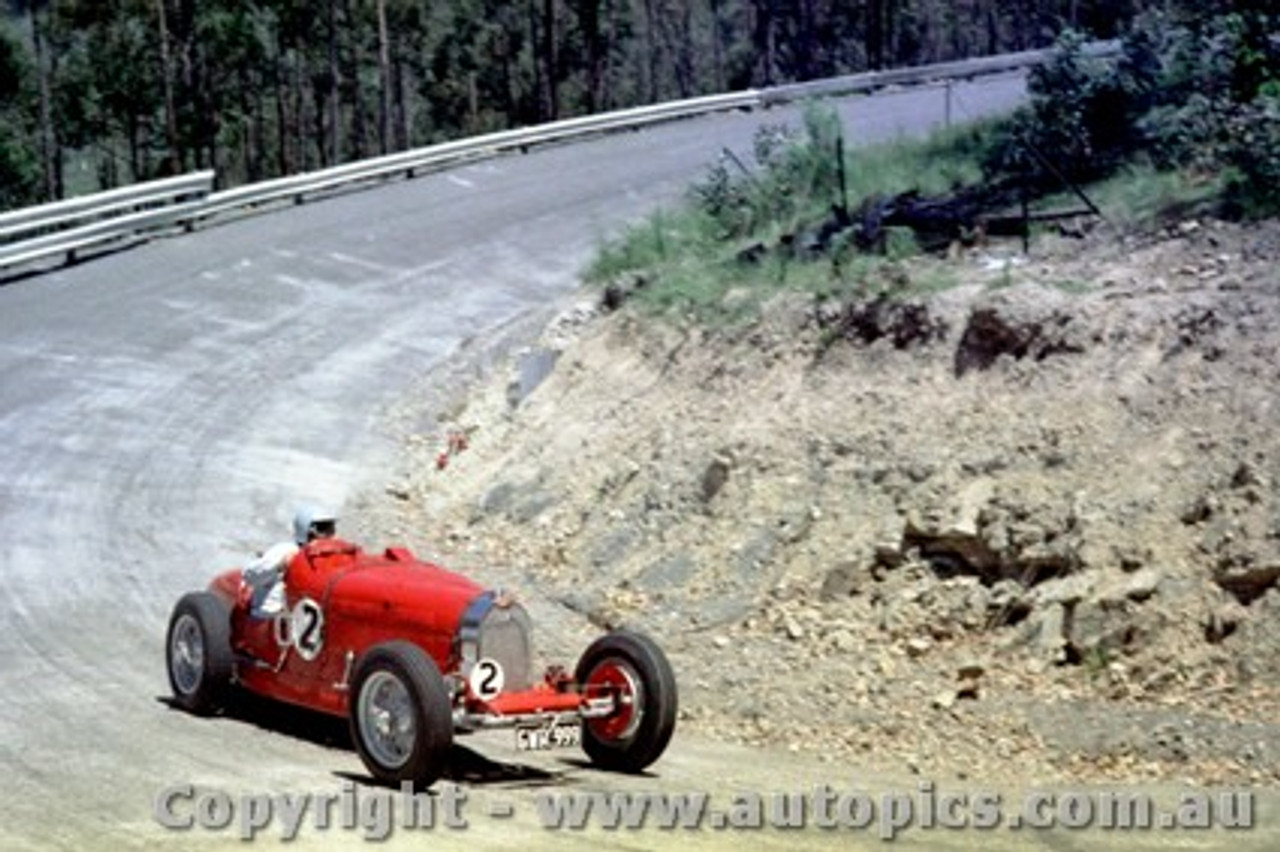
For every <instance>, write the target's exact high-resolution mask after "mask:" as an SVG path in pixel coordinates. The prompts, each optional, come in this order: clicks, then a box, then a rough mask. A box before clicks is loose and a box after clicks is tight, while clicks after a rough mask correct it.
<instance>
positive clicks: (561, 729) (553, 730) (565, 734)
mask: <svg viewBox="0 0 1280 852" xmlns="http://www.w3.org/2000/svg"><path fill="white" fill-rule="evenodd" d="M580 745H582V723H580V722H578V721H576V720H575V721H573V722H550V723H548V724H545V725H519V726H517V727H516V751H550V750H551V749H555V748H573V747H574V746H580Z"/></svg>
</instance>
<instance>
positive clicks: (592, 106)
mask: <svg viewBox="0 0 1280 852" xmlns="http://www.w3.org/2000/svg"><path fill="white" fill-rule="evenodd" d="M600 2H601V0H583V2H580V3H579V4H578V25H579V27H580V28H581V29H582V43H583V46H584V47H585V48H586V53H587V92H586V94H587V112H590V113H594V112H599V111H600V109H601V98H602V92H601V84H602V82H603V80H604V54H603V51H602V50H601V36H600Z"/></svg>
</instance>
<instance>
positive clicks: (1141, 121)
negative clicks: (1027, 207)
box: [987, 8, 1280, 216]
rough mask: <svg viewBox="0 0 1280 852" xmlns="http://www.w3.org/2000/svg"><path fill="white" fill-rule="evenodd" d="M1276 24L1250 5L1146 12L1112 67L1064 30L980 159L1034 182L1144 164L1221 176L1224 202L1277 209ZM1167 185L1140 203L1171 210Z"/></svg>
mask: <svg viewBox="0 0 1280 852" xmlns="http://www.w3.org/2000/svg"><path fill="white" fill-rule="evenodd" d="M1277 25H1280V18H1276V17H1273V16H1270V15H1268V14H1266V13H1264V12H1263V11H1261V10H1260V9H1259V8H1246V9H1244V10H1243V11H1238V12H1219V13H1217V14H1209V15H1204V14H1198V15H1193V14H1182V15H1173V16H1171V15H1166V14H1164V13H1162V12H1160V11H1152V12H1149V13H1146V14H1144V15H1141V16H1139V17H1138V18H1137V19H1136V20H1135V22H1134V23H1133V25H1132V27H1131V28H1130V29H1129V31H1128V32H1127V33H1126V34H1125V37H1124V40H1123V55H1122V57H1121V58H1120V60H1119V62H1118V63H1117V64H1116V66H1115V68H1114V70H1113V69H1112V68H1111V67H1110V66H1109V65H1108V64H1107V63H1104V62H1100V61H1098V60H1093V59H1090V58H1088V57H1086V56H1085V55H1084V54H1083V52H1082V49H1081V48H1082V46H1083V40H1082V38H1081V37H1080V36H1079V35H1078V34H1075V33H1071V32H1067V33H1065V34H1063V36H1062V37H1061V38H1060V39H1059V42H1058V54H1057V57H1056V58H1055V59H1054V60H1053V61H1052V62H1050V63H1048V64H1047V65H1045V66H1043V67H1042V68H1040V69H1037V70H1036V71H1034V72H1033V73H1032V75H1031V78H1030V81H1029V87H1030V90H1031V95H1032V97H1031V104H1030V106H1029V107H1027V108H1025V109H1023V110H1021V111H1020V112H1019V113H1018V114H1017V116H1016V117H1015V120H1014V121H1013V122H1012V123H1011V125H1010V129H1009V132H1008V133H1007V135H1006V136H1005V137H1004V139H1003V140H1002V142H1001V144H1000V145H999V146H997V147H996V149H995V150H994V153H993V156H992V157H990V158H989V160H988V162H987V166H988V169H989V170H990V171H992V172H1000V171H1013V172H1015V173H1021V174H1024V175H1026V176H1027V177H1028V178H1029V179H1030V180H1031V182H1032V183H1033V184H1034V185H1035V186H1037V187H1038V188H1039V189H1040V190H1046V189H1060V188H1062V180H1063V179H1064V178H1065V179H1066V180H1068V181H1072V182H1075V183H1087V182H1091V181H1097V180H1099V179H1102V178H1106V177H1108V176H1110V175H1112V174H1115V173H1116V172H1117V171H1118V170H1120V169H1121V168H1125V167H1128V166H1129V165H1130V164H1135V163H1136V164H1143V163H1153V164H1154V165H1155V166H1156V167H1157V168H1158V169H1161V170H1165V171H1170V172H1174V171H1181V172H1191V173H1194V174H1199V175H1205V176H1209V177H1207V178H1206V179H1204V180H1201V181H1200V184H1201V185H1205V184H1212V185H1214V186H1216V187H1217V188H1219V189H1221V188H1222V186H1224V185H1226V186H1227V195H1228V198H1227V202H1228V204H1227V208H1226V209H1227V210H1234V211H1235V212H1237V213H1239V214H1242V215H1253V216H1259V215H1271V214H1273V213H1274V212H1276V211H1277V209H1280V203H1278V201H1277V197H1276V196H1277V189H1276V186H1277V176H1278V174H1280V162H1278V157H1280V155H1277V153H1276V151H1277V141H1280V140H1278V139H1277V133H1278V131H1277V130H1276V127H1277V123H1278V122H1277V121H1276V117H1275V115H1276V113H1275V110H1276V103H1277V100H1276V98H1277V96H1280V46H1277V43H1276V42H1275V40H1274V38H1273V33H1274V32H1275V30H1276V26H1277ZM1225 173H1229V174H1230V175H1232V176H1234V179H1233V180H1231V181H1230V182H1229V184H1228V183H1226V182H1225V181H1223V180H1220V179H1219V178H1217V177H1215V176H1219V175H1222V174H1225ZM1130 177H1132V174H1131V175H1130ZM1144 181H1145V179H1144ZM1144 181H1139V182H1138V183H1142V182H1144ZM1128 182H1129V184H1130V185H1133V184H1134V182H1133V181H1132V180H1129V181H1128ZM1175 182H1176V181H1175ZM1171 188H1172V186H1171V185H1170V184H1169V183H1167V182H1166V183H1165V184H1164V185H1163V186H1160V187H1156V189H1157V190H1158V192H1157V195H1156V197H1155V198H1154V199H1152V201H1154V204H1147V205H1145V206H1146V207H1148V208H1151V207H1153V206H1154V207H1161V206H1163V207H1164V209H1175V208H1176V204H1175V203H1173V202H1176V200H1177V199H1174V198H1162V195H1163V193H1164V192H1165V191H1167V190H1169V189H1171ZM1192 194H1194V193H1192ZM1164 202H1170V204H1165V203H1164ZM1130 209H1133V205H1130ZM1152 212H1153V211H1152V210H1150V209H1148V210H1146V211H1144V214H1150V213H1152Z"/></svg>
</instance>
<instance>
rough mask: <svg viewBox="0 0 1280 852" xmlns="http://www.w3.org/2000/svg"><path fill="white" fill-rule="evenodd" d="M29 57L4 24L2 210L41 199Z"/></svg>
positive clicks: (0, 45)
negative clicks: (33, 133)
mask: <svg viewBox="0 0 1280 852" xmlns="http://www.w3.org/2000/svg"><path fill="white" fill-rule="evenodd" d="M29 67H30V58H29V57H28V55H27V53H26V51H25V49H24V47H23V45H22V42H21V40H20V38H19V36H18V34H17V33H16V32H15V31H14V30H13V28H12V27H10V26H9V25H8V23H7V22H4V21H0V210H3V209H5V208H7V207H18V206H22V205H25V204H30V203H32V202H34V201H36V200H37V199H38V197H39V196H38V194H39V188H40V162H39V157H38V155H37V153H36V147H35V140H34V138H33V136H32V135H31V133H30V132H29V131H30V130H31V128H32V126H33V125H34V120H33V119H34V111H35V104H34V93H33V92H31V91H30V86H29V85H27V83H26V81H29V80H30V76H29V74H28V70H29Z"/></svg>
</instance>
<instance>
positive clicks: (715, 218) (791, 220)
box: [587, 107, 997, 322]
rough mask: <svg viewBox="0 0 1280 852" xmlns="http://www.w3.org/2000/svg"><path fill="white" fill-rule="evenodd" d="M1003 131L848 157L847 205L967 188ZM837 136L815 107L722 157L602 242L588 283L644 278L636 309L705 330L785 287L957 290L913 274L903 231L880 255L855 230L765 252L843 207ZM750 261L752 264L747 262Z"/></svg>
mask: <svg viewBox="0 0 1280 852" xmlns="http://www.w3.org/2000/svg"><path fill="white" fill-rule="evenodd" d="M996 128H997V125H996V124H995V123H983V124H979V125H975V126H972V127H967V128H956V129H952V130H948V131H945V132H940V133H937V134H934V135H933V136H932V137H930V138H929V139H926V140H922V141H900V142H897V143H893V144H887V145H880V146H874V147H870V148H858V149H856V150H852V151H845V169H844V171H845V179H846V182H847V185H848V192H849V198H850V200H851V202H857V201H858V200H859V199H862V198H866V197H869V196H893V195H897V194H898V193H901V192H904V191H907V190H910V189H920V190H922V191H924V192H946V191H949V190H951V189H953V188H955V187H956V186H957V185H963V184H968V183H972V182H974V181H976V180H978V179H979V178H980V177H981V169H980V164H979V162H978V157H980V156H981V155H982V154H983V153H984V152H986V151H987V150H988V149H989V148H990V147H991V145H992V144H994V139H995V136H996ZM839 137H840V126H839V122H838V119H837V117H836V115H835V113H834V112H833V111H831V110H829V109H822V108H819V107H812V108H810V109H809V110H808V111H807V112H806V113H805V116H804V124H803V127H802V129H801V130H799V131H797V130H793V129H790V128H787V127H780V126H767V127H764V128H762V129H761V130H760V131H758V132H757V134H756V136H755V138H754V140H753V152H752V154H753V156H752V158H751V159H750V161H749V162H750V165H748V162H747V161H744V160H743V159H742V158H740V157H738V156H737V155H729V154H726V155H725V156H722V157H721V158H720V160H719V161H718V162H717V163H716V164H715V165H714V166H712V168H711V169H710V170H709V172H708V174H707V175H706V177H705V178H704V179H703V180H701V181H699V182H697V183H696V184H695V185H694V186H693V188H692V190H691V192H690V194H689V197H688V199H687V201H686V203H685V204H684V205H682V206H681V207H679V208H678V209H676V210H664V211H659V212H658V213H655V214H654V215H652V216H650V217H649V218H648V219H646V220H644V221H642V222H640V223H638V224H636V225H634V226H632V227H630V228H627V229H626V230H625V231H623V233H622V234H621V235H619V236H618V237H616V238H614V239H612V240H608V241H606V242H604V243H603V244H602V245H601V246H600V248H599V249H598V251H597V254H596V257H595V261H594V263H593V264H592V265H591V267H590V268H589V269H588V271H587V279H588V280H589V281H593V282H596V283H599V284H605V283H609V282H612V281H618V280H624V281H625V280H628V279H630V278H635V277H639V278H641V279H643V280H644V281H645V282H646V286H644V287H642V288H640V289H639V290H637V291H636V294H635V296H634V299H633V301H634V302H636V303H637V304H638V305H639V306H640V307H641V309H644V310H650V311H655V312H658V313H666V312H677V313H680V314H682V315H692V316H694V317H697V318H699V319H700V320H703V321H709V322H734V321H736V320H738V319H741V318H743V317H746V316H750V315H751V314H752V313H753V312H754V311H755V310H756V309H757V308H758V307H759V305H760V304H762V303H763V302H764V301H766V300H768V299H769V298H770V297H771V296H773V295H774V294H776V293H779V292H781V291H784V290H786V291H793V292H794V291H800V292H806V293H810V294H813V295H814V297H816V298H832V297H840V296H844V295H848V294H850V293H855V292H856V293H862V294H869V293H874V292H879V291H882V290H892V291H895V292H903V291H913V292H921V291H930V290H933V289H940V288H945V287H949V286H952V285H953V283H954V281H953V280H952V279H951V278H949V277H947V276H945V275H943V274H932V275H929V276H927V277H924V278H922V279H921V280H910V279H908V278H907V276H906V273H905V272H904V271H903V269H902V267H901V265H900V261H901V260H903V259H905V258H908V257H913V256H915V255H917V254H918V253H919V247H918V246H917V245H916V241H915V236H914V234H913V233H912V232H910V231H909V230H907V229H900V228H890V229H887V233H886V245H885V252H884V254H883V255H882V256H868V255H866V254H863V253H861V252H859V251H858V250H857V248H856V247H855V246H854V245H853V244H852V236H851V232H850V231H845V233H844V234H843V235H842V236H841V237H840V238H839V239H838V240H837V241H836V243H835V244H833V245H832V246H831V247H830V249H829V250H828V251H827V252H824V253H821V254H818V255H815V256H813V257H806V256H804V255H803V254H797V255H796V256H791V255H789V254H788V253H787V252H780V251H764V250H762V247H765V246H778V245H780V244H782V242H783V237H784V235H786V236H794V235H795V233H796V231H797V230H801V231H803V230H804V229H805V227H806V226H811V225H812V223H813V222H815V221H819V220H822V219H823V218H825V217H829V216H830V215H831V212H830V211H831V207H832V205H833V204H834V203H836V202H837V201H839V192H838V184H839V173H840V169H839V161H838V159H837V156H836V152H837V150H838V147H839V146H838V145H837V140H838V139H839ZM753 253H754V254H755V255H756V257H755V259H752V260H745V259H744V255H750V254H753Z"/></svg>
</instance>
